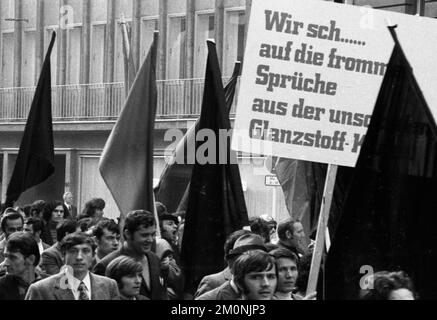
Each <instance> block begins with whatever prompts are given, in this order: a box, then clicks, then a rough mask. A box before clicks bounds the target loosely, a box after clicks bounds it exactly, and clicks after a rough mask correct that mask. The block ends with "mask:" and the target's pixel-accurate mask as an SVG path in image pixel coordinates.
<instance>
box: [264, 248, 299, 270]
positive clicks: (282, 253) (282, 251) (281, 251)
mask: <svg viewBox="0 0 437 320" xmlns="http://www.w3.org/2000/svg"><path fill="white" fill-rule="evenodd" d="M269 253H270V254H271V255H272V256H273V257H274V258H275V260H276V262H277V261H278V259H279V258H286V259H290V260H292V261H294V263H296V266H298V263H299V258H298V257H297V255H296V254H295V253H294V252H292V251H291V250H288V249H286V248H277V249H274V250H272V251H270V252H269Z"/></svg>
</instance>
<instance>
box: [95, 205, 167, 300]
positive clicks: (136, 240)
mask: <svg viewBox="0 0 437 320" xmlns="http://www.w3.org/2000/svg"><path fill="white" fill-rule="evenodd" d="M123 236H124V239H125V243H123V245H122V246H121V248H120V249H118V250H116V251H114V252H112V253H110V254H108V255H107V256H106V257H104V258H103V259H102V260H101V261H100V262H99V263H97V264H96V265H95V267H94V272H95V273H96V274H100V275H104V274H105V271H106V267H107V266H108V264H109V263H110V262H111V261H112V260H114V259H115V258H117V257H119V256H121V255H125V256H129V257H132V258H134V259H135V260H136V261H138V262H140V263H141V265H142V266H143V272H142V282H141V288H140V294H141V295H143V296H145V297H147V298H149V299H151V300H167V299H168V296H167V290H166V288H165V286H164V285H163V279H162V278H161V268H160V261H159V258H158V257H157V256H156V254H154V253H153V252H152V250H151V249H152V245H153V243H154V242H155V237H156V224H155V217H154V216H153V214H152V213H151V212H149V211H145V210H134V211H131V212H129V213H128V214H127V216H126V220H125V222H124V227H123Z"/></svg>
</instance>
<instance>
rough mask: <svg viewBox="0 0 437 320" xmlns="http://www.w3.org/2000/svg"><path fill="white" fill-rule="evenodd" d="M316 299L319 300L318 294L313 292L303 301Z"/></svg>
mask: <svg viewBox="0 0 437 320" xmlns="http://www.w3.org/2000/svg"><path fill="white" fill-rule="evenodd" d="M316 298H317V292H312V293H310V294H308V295H306V296H305V297H304V298H303V299H302V300H316Z"/></svg>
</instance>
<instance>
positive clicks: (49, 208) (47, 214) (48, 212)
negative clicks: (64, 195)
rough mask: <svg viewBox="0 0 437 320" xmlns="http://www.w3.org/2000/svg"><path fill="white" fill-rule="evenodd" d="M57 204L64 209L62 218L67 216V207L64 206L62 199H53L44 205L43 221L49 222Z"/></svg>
mask: <svg viewBox="0 0 437 320" xmlns="http://www.w3.org/2000/svg"><path fill="white" fill-rule="evenodd" d="M58 206H62V208H63V209H64V218H67V216H68V209H67V207H66V206H65V204H64V203H63V202H62V201H59V200H54V201H50V202H47V203H46V204H45V205H44V208H43V212H42V218H43V219H44V221H45V222H50V220H52V213H53V211H54V210H55V209H56V207H58Z"/></svg>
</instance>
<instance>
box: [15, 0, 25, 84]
mask: <svg viewBox="0 0 437 320" xmlns="http://www.w3.org/2000/svg"><path fill="white" fill-rule="evenodd" d="M14 4H15V17H14V19H15V22H14V82H13V86H14V87H21V66H22V63H23V61H22V60H23V59H22V58H23V23H24V21H22V20H21V19H23V18H24V17H23V1H22V0H15V1H14Z"/></svg>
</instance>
